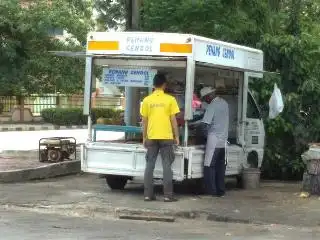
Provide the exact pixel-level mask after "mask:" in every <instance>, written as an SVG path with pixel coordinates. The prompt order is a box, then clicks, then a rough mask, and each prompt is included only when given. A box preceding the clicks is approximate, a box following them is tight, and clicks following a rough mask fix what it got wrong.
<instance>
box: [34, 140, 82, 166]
mask: <svg viewBox="0 0 320 240" xmlns="http://www.w3.org/2000/svg"><path fill="white" fill-rule="evenodd" d="M76 148H77V142H76V139H75V138H74V137H52V138H41V139H40V140H39V161H40V162H61V161H64V160H75V159H76V152H77V151H76Z"/></svg>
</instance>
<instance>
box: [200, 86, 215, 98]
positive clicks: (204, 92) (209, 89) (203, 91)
mask: <svg viewBox="0 0 320 240" xmlns="http://www.w3.org/2000/svg"><path fill="white" fill-rule="evenodd" d="M213 92H215V89H214V88H212V87H204V88H202V89H201V90H200V96H201V98H203V97H205V96H207V95H209V94H210V93H213Z"/></svg>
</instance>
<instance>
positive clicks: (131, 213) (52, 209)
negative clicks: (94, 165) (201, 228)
mask: <svg viewBox="0 0 320 240" xmlns="http://www.w3.org/2000/svg"><path fill="white" fill-rule="evenodd" d="M0 208H4V209H11V210H16V211H30V212H37V213H44V214H59V215H63V216H75V217H90V218H100V219H106V218H107V219H110V218H111V219H114V218H116V219H126V220H140V221H157V222H175V221H176V220H178V219H181V220H186V219H187V220H201V221H215V222H226V223H242V224H257V225H261V224H270V223H268V222H265V223H264V222H258V221H249V220H248V219H242V218H241V217H238V218H233V217H227V216H222V215H215V214H211V213H208V212H200V211H199V212H195V211H190V212H188V211H169V210H168V211H167V210H150V209H128V208H115V207H106V208H102V207H94V206H86V207H84V206H72V205H68V204H67V205H48V206H46V205H37V204H20V205H12V204H9V205H8V204H5V205H0Z"/></svg>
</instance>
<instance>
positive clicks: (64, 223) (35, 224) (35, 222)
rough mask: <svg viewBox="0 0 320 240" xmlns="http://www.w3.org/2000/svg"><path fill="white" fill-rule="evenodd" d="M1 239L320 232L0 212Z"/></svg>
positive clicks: (264, 238)
mask: <svg viewBox="0 0 320 240" xmlns="http://www.w3.org/2000/svg"><path fill="white" fill-rule="evenodd" d="M0 232H1V236H0V239H4V240H21V239H23V240H34V239H47V240H55V239H57V240H58V239H59V240H67V239H68V240H72V239H77V240H82V239H83V240H84V239H90V240H98V239H114V240H122V239H134V240H136V239H139V240H152V239H157V240H164V239H168V240H169V239H170V240H175V239H190V240H191V239H192V240H197V239H199V240H207V239H222V240H224V239H236V240H242V239H243V240H269V239H270V240H271V239H276V240H278V239H281V240H282V239H283V240H286V239H288V240H289V239H290V240H298V239H299V240H300V239H320V235H319V231H318V230H315V229H310V228H309V229H308V228H293V227H286V226H272V225H268V226H267V225H265V226H262V225H259V226H258V225H245V224H226V223H214V222H201V221H180V222H175V223H155V222H142V221H124V220H111V219H110V220H108V219H104V220H102V219H88V218H77V217H65V216H60V215H49V214H38V213H31V212H15V211H4V210H0Z"/></svg>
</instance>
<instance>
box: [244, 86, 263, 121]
mask: <svg viewBox="0 0 320 240" xmlns="http://www.w3.org/2000/svg"><path fill="white" fill-rule="evenodd" d="M247 118H253V119H260V118H261V114H260V110H259V108H258V106H257V104H256V101H255V100H254V98H253V96H252V95H251V93H250V92H248V106H247Z"/></svg>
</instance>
